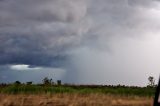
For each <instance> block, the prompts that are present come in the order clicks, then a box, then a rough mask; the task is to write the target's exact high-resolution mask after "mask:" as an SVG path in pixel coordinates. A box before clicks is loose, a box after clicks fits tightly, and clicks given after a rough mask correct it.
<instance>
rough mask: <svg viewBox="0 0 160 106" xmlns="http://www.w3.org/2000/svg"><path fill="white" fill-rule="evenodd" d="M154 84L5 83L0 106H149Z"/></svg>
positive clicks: (150, 105)
mask: <svg viewBox="0 0 160 106" xmlns="http://www.w3.org/2000/svg"><path fill="white" fill-rule="evenodd" d="M154 93H155V88H151V87H126V86H97V85H61V86H58V85H52V86H51V85H25V84H20V85H15V84H11V85H6V86H1V87H0V106H152V104H153V103H152V102H153V96H154Z"/></svg>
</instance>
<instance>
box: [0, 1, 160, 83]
mask: <svg viewBox="0 0 160 106" xmlns="http://www.w3.org/2000/svg"><path fill="white" fill-rule="evenodd" d="M159 29H160V1H159V0H0V83H2V82H5V83H10V82H14V81H17V80H19V81H21V82H27V81H33V82H35V83H40V82H42V79H43V78H44V77H49V78H52V79H53V80H54V81H56V80H62V82H63V83H72V84H99V85H100V84H106V85H117V84H121V85H134V86H146V85H147V84H148V77H149V76H153V77H155V79H156V82H157V79H158V77H159V73H160V30H159Z"/></svg>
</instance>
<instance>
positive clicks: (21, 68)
mask: <svg viewBox="0 0 160 106" xmlns="http://www.w3.org/2000/svg"><path fill="white" fill-rule="evenodd" d="M10 69H12V70H17V71H29V70H40V69H41V67H30V66H29V65H25V64H18V65H11V66H10Z"/></svg>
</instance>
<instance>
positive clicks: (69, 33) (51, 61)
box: [0, 0, 87, 66]
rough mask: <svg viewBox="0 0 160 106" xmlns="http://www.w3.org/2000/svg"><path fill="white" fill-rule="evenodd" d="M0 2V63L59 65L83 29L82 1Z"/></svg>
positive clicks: (84, 4) (75, 43)
mask: <svg viewBox="0 0 160 106" xmlns="http://www.w3.org/2000/svg"><path fill="white" fill-rule="evenodd" d="M0 2H1V3H0V14H1V15H0V53H1V56H0V64H30V65H47V66H55V64H60V63H59V62H62V60H63V61H65V57H66V56H65V51H66V50H67V49H69V48H71V47H72V46H74V45H78V44H79V43H80V40H81V35H82V34H83V33H84V32H85V30H86V28H87V27H85V26H86V25H85V14H86V8H87V7H86V6H87V4H86V1H84V0H82V1H79V0H69V1H65V0H45V1H44V0H27V1H26V0H13V1H10V0H3V1H0ZM83 27H84V28H85V29H84V28H83ZM83 31H84V32H83ZM56 66H57V65H56Z"/></svg>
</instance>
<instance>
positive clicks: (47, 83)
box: [0, 77, 156, 97]
mask: <svg viewBox="0 0 160 106" xmlns="http://www.w3.org/2000/svg"><path fill="white" fill-rule="evenodd" d="M148 80H149V82H150V83H149V86H147V87H137V86H124V85H117V86H113V85H70V84H61V80H57V84H56V83H54V82H52V79H49V78H47V77H45V78H44V79H43V80H42V84H33V83H32V82H26V84H24V83H21V82H20V81H15V82H14V83H12V84H0V93H1V94H46V93H49V94H56V93H78V94H79V93H80V94H92V93H101V94H113V95H124V96H132V95H133V96H134V95H135V96H148V97H153V96H154V94H155V88H156V86H155V85H154V83H153V81H154V78H153V77H149V78H148ZM153 85H154V86H153Z"/></svg>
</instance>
